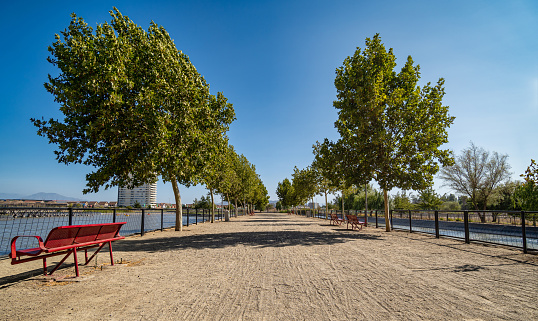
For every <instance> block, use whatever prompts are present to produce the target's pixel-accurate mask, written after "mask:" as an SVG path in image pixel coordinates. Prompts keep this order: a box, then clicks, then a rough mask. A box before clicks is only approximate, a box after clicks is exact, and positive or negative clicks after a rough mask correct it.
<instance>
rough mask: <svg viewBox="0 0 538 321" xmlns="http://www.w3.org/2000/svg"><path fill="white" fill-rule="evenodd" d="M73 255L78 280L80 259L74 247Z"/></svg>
mask: <svg viewBox="0 0 538 321" xmlns="http://www.w3.org/2000/svg"><path fill="white" fill-rule="evenodd" d="M73 255H74V258H75V272H76V274H77V278H78V277H79V276H80V274H79V273H78V258H77V248H76V247H74V248H73Z"/></svg>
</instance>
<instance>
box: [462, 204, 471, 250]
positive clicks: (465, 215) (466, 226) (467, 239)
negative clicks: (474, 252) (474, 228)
mask: <svg viewBox="0 0 538 321" xmlns="http://www.w3.org/2000/svg"><path fill="white" fill-rule="evenodd" d="M463 228H464V229H465V243H467V244H469V243H471V238H470V237H469V211H464V212H463Z"/></svg>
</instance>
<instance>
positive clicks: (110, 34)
mask: <svg viewBox="0 0 538 321" xmlns="http://www.w3.org/2000/svg"><path fill="white" fill-rule="evenodd" d="M110 14H111V17H112V21H111V22H110V23H106V22H105V23H103V24H99V25H98V26H97V27H96V29H95V31H94V30H93V28H91V27H89V26H88V25H87V24H86V23H85V22H84V20H83V19H81V18H79V17H77V16H76V15H75V14H73V15H72V20H71V24H70V25H69V27H68V28H67V29H66V30H65V31H63V32H61V36H60V35H56V42H54V43H53V44H52V46H50V47H49V51H50V53H51V56H50V57H49V58H48V61H49V62H50V63H51V64H53V65H54V66H56V67H58V68H59V74H58V75H57V76H56V77H54V76H51V75H49V78H48V82H47V83H45V88H46V90H47V91H48V92H50V93H51V94H52V95H53V96H54V97H55V101H56V102H58V103H59V104H60V111H61V112H62V113H63V114H64V119H63V121H58V120H54V119H50V120H48V121H44V120H36V119H32V122H33V123H34V125H35V126H37V127H38V134H39V135H41V136H44V137H47V138H48V140H49V142H50V143H53V144H57V145H58V149H57V150H56V151H55V154H56V158H57V160H58V162H60V163H65V164H71V163H82V164H85V165H89V166H93V167H94V168H95V170H94V171H93V172H91V173H89V174H87V175H86V180H87V188H86V189H84V191H83V192H84V193H88V192H97V191H99V189H100V188H101V187H102V186H104V188H105V189H107V188H109V187H112V186H117V185H119V186H126V187H134V186H139V185H142V184H144V183H153V182H155V181H157V179H158V177H159V176H161V178H162V179H163V181H165V182H171V183H172V188H173V190H174V196H175V200H176V230H181V229H182V206H181V195H180V193H179V188H178V183H179V184H182V185H185V186H187V187H188V186H190V185H196V184H197V183H199V182H200V181H201V178H202V177H203V176H202V175H203V168H204V166H205V163H206V162H207V159H208V158H209V157H210V156H211V155H212V154H213V153H214V149H215V148H214V146H213V139H214V138H215V137H220V136H222V135H224V133H225V132H226V131H227V130H228V127H229V124H230V123H231V122H232V121H233V119H234V110H233V108H232V106H231V104H229V103H227V100H226V98H225V97H224V96H223V95H222V94H221V93H218V94H217V96H214V95H211V94H210V93H209V85H208V84H207V83H206V81H205V80H204V78H203V77H202V76H201V75H200V74H199V73H198V72H197V71H196V68H194V66H193V65H192V63H191V62H190V60H189V58H188V56H187V55H185V54H183V53H182V52H181V51H179V50H177V48H176V46H175V44H174V42H173V41H172V39H171V38H170V35H169V34H168V33H167V32H166V30H165V29H164V28H163V27H161V26H158V25H157V24H155V23H153V22H152V23H151V24H150V26H149V29H148V31H147V32H146V31H144V30H143V29H142V28H141V27H139V26H137V25H136V24H135V23H134V22H132V21H131V20H130V19H129V18H128V17H125V16H123V15H121V13H120V12H119V11H118V10H117V9H116V8H114V10H113V11H111V12H110Z"/></svg>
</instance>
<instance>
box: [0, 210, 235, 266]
mask: <svg viewBox="0 0 538 321" xmlns="http://www.w3.org/2000/svg"><path fill="white" fill-rule="evenodd" d="M225 211H226V210H224V209H217V210H215V220H223V219H224V214H225ZM232 214H234V213H232ZM243 214H244V213H243V211H239V215H243ZM210 219H211V212H210V210H207V209H193V208H183V225H184V226H189V225H191V224H198V223H202V222H206V221H209V220H210ZM112 222H127V223H126V224H125V225H124V226H123V227H122V229H121V232H120V234H121V235H123V236H127V235H133V234H141V235H144V233H146V232H149V231H155V230H163V229H165V228H169V227H173V226H175V222H176V213H175V210H174V209H123V208H121V209H116V208H113V209H107V208H65V207H63V208H47V207H34V208H26V207H25V208H20V207H19V208H0V256H3V255H7V254H8V253H9V252H10V244H11V239H12V238H13V237H15V236H17V235H38V236H41V237H42V238H43V240H44V239H45V238H46V237H47V235H48V233H49V231H50V230H51V229H52V228H54V227H57V226H64V225H80V224H99V223H112ZM32 242H34V243H35V240H34V239H30V238H28V239H27V238H24V239H19V240H18V241H17V247H20V248H31V247H35V246H36V244H34V243H32Z"/></svg>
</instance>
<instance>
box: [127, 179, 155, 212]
mask: <svg viewBox="0 0 538 321" xmlns="http://www.w3.org/2000/svg"><path fill="white" fill-rule="evenodd" d="M137 202H138V204H140V206H142V207H148V206H149V207H156V206H157V183H153V184H144V185H141V186H137V187H135V188H132V189H131V188H126V187H119V188H118V206H134V205H135V204H136V203H137Z"/></svg>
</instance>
